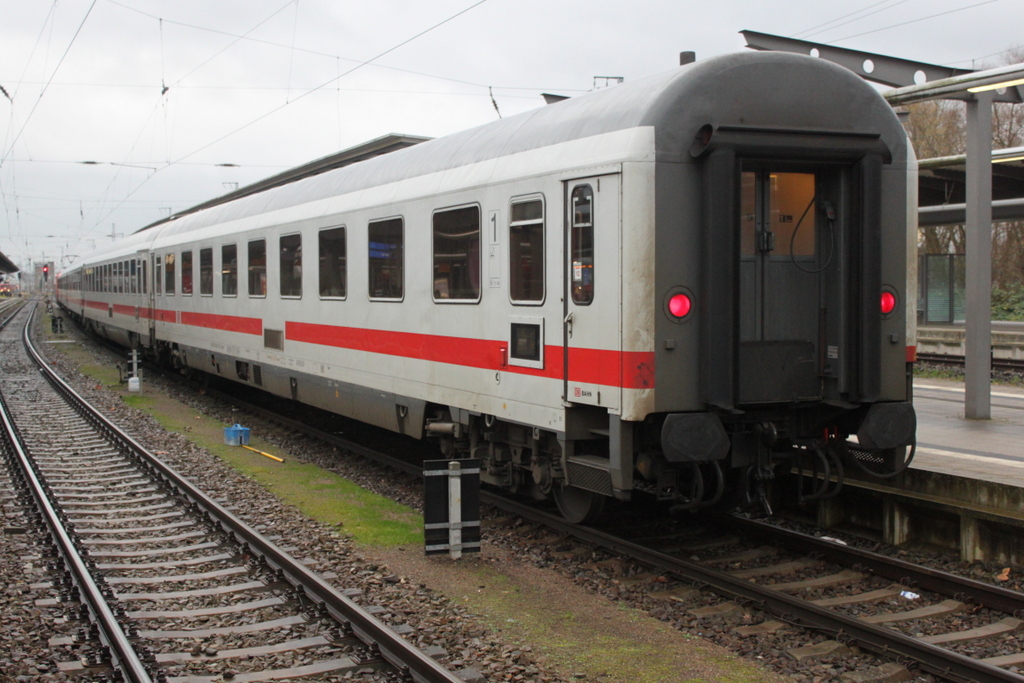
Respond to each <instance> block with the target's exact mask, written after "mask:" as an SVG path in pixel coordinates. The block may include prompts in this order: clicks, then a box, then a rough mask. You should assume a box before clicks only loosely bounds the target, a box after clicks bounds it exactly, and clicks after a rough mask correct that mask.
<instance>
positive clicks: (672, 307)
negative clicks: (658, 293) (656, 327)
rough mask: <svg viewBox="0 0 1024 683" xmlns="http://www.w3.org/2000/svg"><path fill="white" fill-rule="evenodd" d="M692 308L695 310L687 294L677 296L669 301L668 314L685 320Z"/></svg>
mask: <svg viewBox="0 0 1024 683" xmlns="http://www.w3.org/2000/svg"><path fill="white" fill-rule="evenodd" d="M691 308H693V303H692V302H691V301H690V297H688V296H686V295H685V294H676V295H675V296H673V297H672V298H671V299H669V300H668V312H669V313H671V314H672V315H673V316H675V317H676V318H685V317H686V316H687V315H688V314H689V313H690V309H691Z"/></svg>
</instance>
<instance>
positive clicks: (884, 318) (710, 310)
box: [59, 53, 916, 519]
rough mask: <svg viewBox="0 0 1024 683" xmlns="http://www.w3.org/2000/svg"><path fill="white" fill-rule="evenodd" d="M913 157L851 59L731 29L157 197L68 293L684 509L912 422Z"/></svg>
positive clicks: (347, 404) (301, 395)
mask: <svg viewBox="0 0 1024 683" xmlns="http://www.w3.org/2000/svg"><path fill="white" fill-rule="evenodd" d="M915 166H916V164H915V161H914V159H913V153H912V151H911V149H910V147H909V145H908V143H907V138H906V135H905V133H904V130H903V128H902V126H901V125H900V123H899V121H898V119H897V117H896V116H895V114H894V113H893V111H892V110H891V109H890V107H889V106H888V105H887V104H886V102H885V101H884V100H883V99H882V98H881V97H880V96H879V95H878V94H877V93H876V92H875V91H874V90H873V89H872V88H871V87H870V86H869V85H867V84H866V83H864V82H863V81H861V80H860V79H859V78H858V77H856V76H855V75H854V74H852V73H850V72H848V71H845V70H843V69H841V68H839V67H837V66H834V65H832V64H829V63H826V62H823V61H821V60H816V59H812V58H809V57H801V56H796V55H789V54H779V53H746V54H737V55H728V56H723V57H716V58H713V59H708V60H706V61H702V62H697V63H694V64H690V65H687V66H683V67H680V68H678V69H675V70H673V71H670V72H667V73H664V74H659V75H656V76H651V77H648V78H645V79H640V80H637V81H634V82H628V83H624V84H621V85H618V86H615V87H613V88H609V89H606V90H602V91H599V92H595V93H592V94H589V95H585V96H581V97H578V98H574V99H571V100H567V101H564V102H560V103H558V104H555V105H549V106H547V107H545V108H542V109H538V110H536V111H531V112H527V113H525V114H522V115H519V116H516V117H512V118H509V119H505V120H501V121H497V122H494V123H491V124H487V125H484V126H481V127H479V128H475V129H472V130H469V131H465V132H463V133H458V134H455V135H450V136H447V137H444V138H440V139H437V140H433V141H428V142H423V143H422V144H417V145H415V146H413V147H410V148H408V149H403V150H400V151H396V152H392V153H390V154H386V155H383V156H379V157H376V158H372V159H369V160H366V161H361V162H358V163H354V164H352V165H349V166H345V167H343V168H338V169H335V170H331V171H328V172H325V173H322V174H319V175H315V176H313V177H309V178H305V179H302V180H298V181H296V182H291V183H289V184H285V185H282V186H280V187H273V188H270V189H266V190H263V191H260V192H257V193H255V194H252V195H250V196H244V197H242V198H239V199H235V200H233V201H227V202H224V203H220V204H215V205H213V206H210V207H209V208H204V209H202V210H198V211H194V212H191V213H187V214H186V215H182V216H180V217H176V218H174V219H172V220H167V221H163V222H161V223H158V224H155V225H153V226H151V227H150V228H148V229H146V230H143V231H140V232H137V233H135V234H134V235H132V236H130V237H128V238H126V239H124V240H121V241H119V242H118V243H116V244H114V245H113V246H111V247H108V248H104V249H100V250H97V251H96V252H94V253H92V254H90V255H88V256H86V257H84V258H82V259H81V260H80V261H79V262H77V263H75V264H73V266H72V267H71V268H69V269H67V270H66V271H65V272H64V273H62V274H61V277H60V279H59V283H60V294H59V297H60V302H61V304H62V306H64V307H65V308H66V309H67V310H68V311H69V312H70V313H71V314H72V315H74V316H75V317H77V318H79V319H81V320H82V321H83V322H84V323H85V324H86V325H88V326H89V327H91V328H93V329H94V330H96V331H97V332H99V333H100V334H103V335H105V336H107V337H110V338H112V339H115V340H117V341H119V342H121V343H123V344H125V345H127V346H139V347H141V348H143V349H145V350H146V351H147V352H148V353H150V354H151V355H153V356H155V357H158V358H162V359H164V360H166V361H168V362H171V363H173V364H175V365H177V366H178V367H181V368H189V369H193V370H199V371H202V372H207V373H211V374H214V375H219V376H222V377H226V378H229V379H232V380H235V381H239V382H244V383H247V384H252V385H255V386H258V387H261V388H263V389H265V390H267V391H270V392H272V393H275V394H279V395H282V396H290V397H291V398H294V399H296V400H298V401H302V402H305V403H309V404H312V405H317V406H320V407H322V408H325V409H327V410H330V411H333V412H336V413H340V414H343V415H346V416H349V417H354V418H356V419H359V420H362V421H365V422H369V423H372V424H376V425H379V426H382V427H386V428H388V429H391V430H395V431H398V432H402V433H405V434H409V435H412V436H414V437H418V438H422V437H425V436H427V437H432V438H436V439H438V440H439V441H440V443H441V446H442V450H443V451H444V452H445V453H446V454H449V455H452V456H455V457H457V456H472V457H479V458H481V459H482V461H483V467H482V478H483V480H484V481H486V482H489V483H492V484H496V485H499V486H502V487H504V488H507V489H511V490H515V491H520V492H526V493H530V494H533V495H535V496H537V497H545V496H548V495H553V496H555V498H556V499H557V500H558V502H559V505H560V507H561V508H562V510H563V512H564V513H565V514H566V516H567V517H569V518H572V519H584V518H588V517H591V516H592V515H593V514H594V513H596V511H597V510H598V509H599V508H600V505H601V503H602V502H603V501H604V500H605V499H606V498H608V497H617V498H623V499H625V498H629V497H630V494H631V492H632V491H633V490H635V489H638V488H643V489H647V490H650V491H652V492H653V493H655V494H656V495H658V496H659V497H660V498H663V499H666V500H670V501H673V502H674V503H675V504H676V505H677V506H678V507H684V508H692V507H697V506H700V505H702V504H706V503H709V502H713V501H716V500H718V499H719V498H721V496H722V492H723V490H726V489H728V488H738V489H742V490H744V491H747V492H748V493H749V491H751V490H753V489H755V488H756V487H757V484H758V482H760V481H762V480H764V479H766V478H770V476H771V474H772V469H773V465H774V464H775V463H776V461H777V460H778V459H779V458H785V457H789V456H793V455H808V456H809V457H812V458H818V459H821V460H822V461H823V462H824V463H829V462H835V463H837V464H838V461H839V460H840V459H841V457H850V456H849V453H850V449H849V448H848V446H849V443H848V437H850V435H853V434H856V435H857V436H858V443H857V445H856V448H857V449H859V450H858V452H859V453H860V454H861V455H866V456H868V457H870V458H875V459H876V460H880V461H882V462H883V463H886V464H887V466H888V467H890V468H892V467H894V466H897V464H898V461H899V459H900V457H901V455H900V454H901V453H902V449H903V448H904V447H906V446H908V445H909V444H911V443H912V441H913V434H914V428H915V421H914V413H913V408H912V407H911V405H910V403H909V400H910V396H909V384H908V379H907V377H908V375H907V367H908V362H909V361H911V360H912V359H913V349H914V338H913V334H914V332H913V327H912V325H913V318H912V316H911V315H910V313H911V312H912V311H910V310H909V308H910V307H908V306H907V305H906V301H907V292H908V291H910V292H913V291H914V285H913V283H910V286H909V288H908V278H912V277H913V270H912V265H913V263H914V254H915V251H916V249H915V238H916V235H915V233H916V222H915V220H914V211H915V208H916V201H915V192H916V167H915ZM908 264H909V265H908Z"/></svg>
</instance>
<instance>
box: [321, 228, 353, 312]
mask: <svg viewBox="0 0 1024 683" xmlns="http://www.w3.org/2000/svg"><path fill="white" fill-rule="evenodd" d="M319 242H320V244H319V246H320V297H321V298H324V299H334V298H336V299H344V298H345V296H346V295H347V292H346V287H345V285H346V283H347V280H348V273H347V272H346V271H347V266H348V261H347V258H348V256H347V254H348V250H347V246H346V244H345V228H344V227H340V228H330V229H329V230H321V231H320V235H319Z"/></svg>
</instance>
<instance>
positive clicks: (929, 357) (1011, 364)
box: [917, 352, 1024, 373]
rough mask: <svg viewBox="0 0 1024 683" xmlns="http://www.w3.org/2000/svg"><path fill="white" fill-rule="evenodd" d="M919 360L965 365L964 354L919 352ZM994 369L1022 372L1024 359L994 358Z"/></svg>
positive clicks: (954, 365)
mask: <svg viewBox="0 0 1024 683" xmlns="http://www.w3.org/2000/svg"><path fill="white" fill-rule="evenodd" d="M917 360H918V361H919V362H922V363H932V364H935V365H948V366H951V367H958V368H962V367H963V366H964V357H963V356H951V355H947V354H943V353H921V352H918V354H917ZM992 369H993V370H1004V371H1006V372H1015V373H1021V372H1024V360H1016V359H1013V358H998V357H993V358H992Z"/></svg>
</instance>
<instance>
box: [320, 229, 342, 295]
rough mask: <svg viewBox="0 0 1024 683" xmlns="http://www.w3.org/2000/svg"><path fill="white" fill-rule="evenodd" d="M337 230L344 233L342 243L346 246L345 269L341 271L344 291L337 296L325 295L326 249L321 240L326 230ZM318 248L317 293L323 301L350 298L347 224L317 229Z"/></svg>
mask: <svg viewBox="0 0 1024 683" xmlns="http://www.w3.org/2000/svg"><path fill="white" fill-rule="evenodd" d="M336 230H341V234H342V239H341V244H342V245H343V246H344V249H345V261H344V269H343V270H342V273H341V289H342V291H343V292H344V293H343V294H342V295H341V296H335V295H331V294H327V295H325V294H324V288H323V283H324V278H323V264H322V261H323V257H324V253H323V251H324V250H323V242H321V236H322V235H323V234H324V233H325V232H332V231H336ZM316 249H317V251H316V257H317V294H318V295H319V296H320V299H321V300H322V301H345V300H346V299H348V227H347V226H345V225H336V226H334V227H331V228H321V229H320V230H317V232H316Z"/></svg>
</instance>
